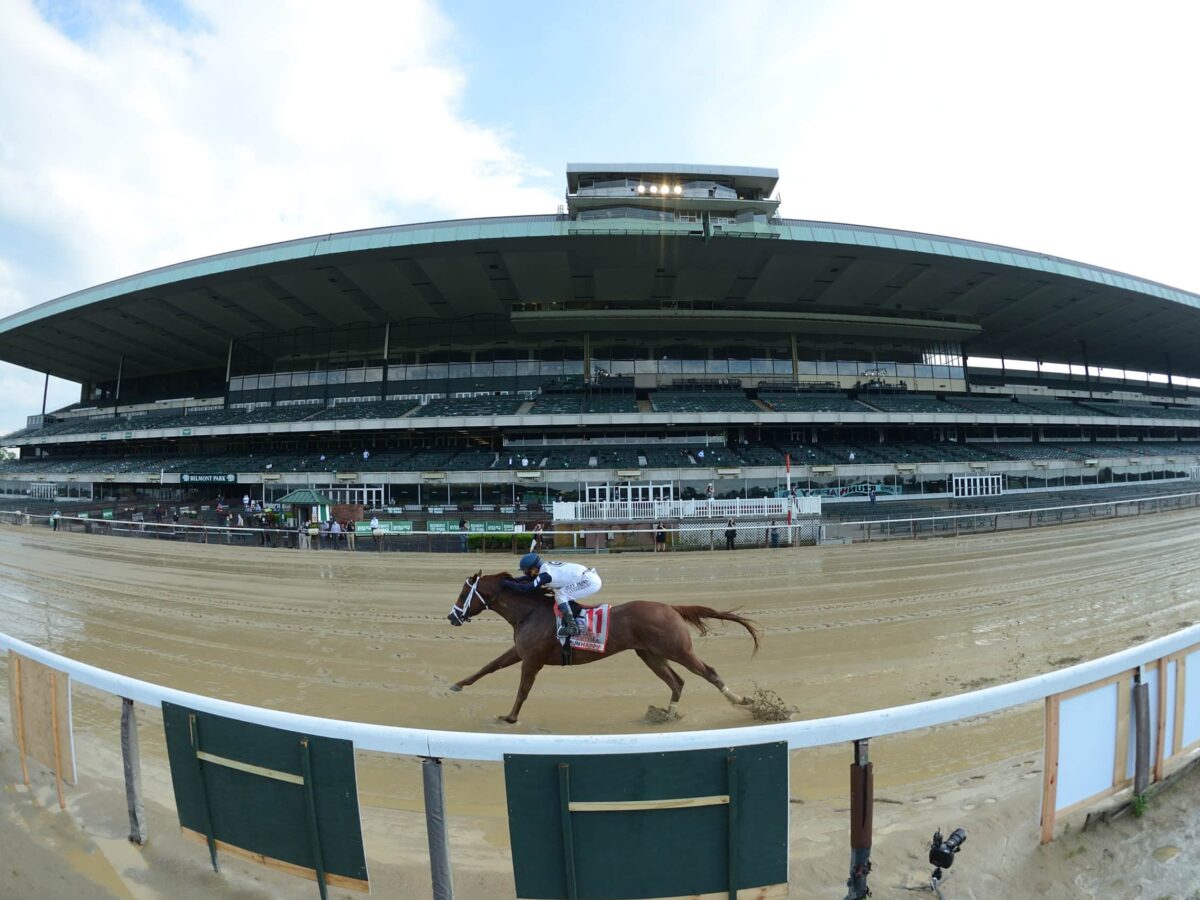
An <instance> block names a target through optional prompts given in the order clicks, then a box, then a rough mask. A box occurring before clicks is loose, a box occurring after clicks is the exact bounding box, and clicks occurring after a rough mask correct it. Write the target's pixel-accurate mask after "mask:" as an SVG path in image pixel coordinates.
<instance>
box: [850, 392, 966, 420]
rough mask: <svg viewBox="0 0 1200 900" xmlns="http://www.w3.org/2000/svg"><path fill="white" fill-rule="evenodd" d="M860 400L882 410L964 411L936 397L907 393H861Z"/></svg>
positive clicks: (952, 413) (947, 412)
mask: <svg viewBox="0 0 1200 900" xmlns="http://www.w3.org/2000/svg"><path fill="white" fill-rule="evenodd" d="M859 400H860V402H862V403H866V404H867V405H869V406H873V407H874V408H875V409H877V410H879V411H880V412H915V413H940V414H942V415H945V414H950V415H954V414H955V413H960V412H962V410H961V409H959V408H958V407H957V406H954V405H953V404H952V403H946V402H945V401H942V400H938V399H937V398H936V397H916V396H911V395H907V394H861V395H859Z"/></svg>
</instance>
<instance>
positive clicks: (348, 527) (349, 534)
mask: <svg viewBox="0 0 1200 900" xmlns="http://www.w3.org/2000/svg"><path fill="white" fill-rule="evenodd" d="M356 530H357V529H356V528H355V527H354V520H353V519H347V520H346V522H345V524H343V525H342V533H343V534H345V535H346V549H347V550H353V549H354V537H355V534H354V532H355V531H356Z"/></svg>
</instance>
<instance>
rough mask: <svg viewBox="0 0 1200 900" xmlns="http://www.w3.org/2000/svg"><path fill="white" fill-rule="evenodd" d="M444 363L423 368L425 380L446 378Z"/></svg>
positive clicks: (431, 364)
mask: <svg viewBox="0 0 1200 900" xmlns="http://www.w3.org/2000/svg"><path fill="white" fill-rule="evenodd" d="M446 371H447V370H446V364H445V363H430V364H429V365H428V366H426V367H425V377H426V378H431V379H432V378H445V377H446Z"/></svg>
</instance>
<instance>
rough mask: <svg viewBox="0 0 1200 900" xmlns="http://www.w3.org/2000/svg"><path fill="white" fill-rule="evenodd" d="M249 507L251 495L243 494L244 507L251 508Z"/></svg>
mask: <svg viewBox="0 0 1200 900" xmlns="http://www.w3.org/2000/svg"><path fill="white" fill-rule="evenodd" d="M249 508H250V495H249V494H242V509H249Z"/></svg>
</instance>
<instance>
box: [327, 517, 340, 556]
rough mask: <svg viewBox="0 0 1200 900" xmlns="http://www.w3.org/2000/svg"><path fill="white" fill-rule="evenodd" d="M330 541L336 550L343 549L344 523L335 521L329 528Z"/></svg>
mask: <svg viewBox="0 0 1200 900" xmlns="http://www.w3.org/2000/svg"><path fill="white" fill-rule="evenodd" d="M329 540H330V543H331V545H332V547H333V549H334V550H339V549H341V543H342V523H341V522H339V521H338V520H337V519H334V520H333V524H332V525H330V526H329Z"/></svg>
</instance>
